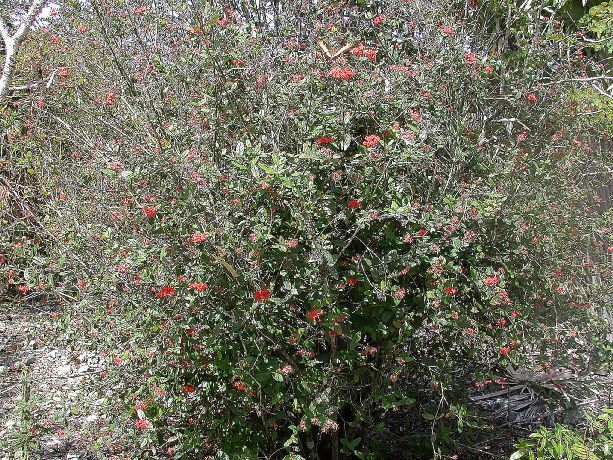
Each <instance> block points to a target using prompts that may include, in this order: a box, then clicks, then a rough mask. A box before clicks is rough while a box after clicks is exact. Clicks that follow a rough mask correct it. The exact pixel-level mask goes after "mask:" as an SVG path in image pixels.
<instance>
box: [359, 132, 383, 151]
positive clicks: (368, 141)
mask: <svg viewBox="0 0 613 460" xmlns="http://www.w3.org/2000/svg"><path fill="white" fill-rule="evenodd" d="M380 140H381V138H380V137H379V136H377V135H376V134H371V135H370V136H366V137H365V138H364V140H363V141H362V145H363V146H364V147H366V148H372V147H375V146H376V145H377V144H378V143H379V141H380Z"/></svg>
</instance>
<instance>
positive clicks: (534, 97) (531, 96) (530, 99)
mask: <svg viewBox="0 0 613 460" xmlns="http://www.w3.org/2000/svg"><path fill="white" fill-rule="evenodd" d="M526 99H527V100H528V102H536V101H537V99H536V96H535V95H534V94H532V93H530V94H528V95H527V96H526Z"/></svg>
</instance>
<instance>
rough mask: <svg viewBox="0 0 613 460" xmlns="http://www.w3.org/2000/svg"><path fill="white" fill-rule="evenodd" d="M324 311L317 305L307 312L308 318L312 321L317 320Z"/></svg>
mask: <svg viewBox="0 0 613 460" xmlns="http://www.w3.org/2000/svg"><path fill="white" fill-rule="evenodd" d="M322 313H323V312H322V311H321V310H320V309H319V308H317V307H315V308H313V309H312V310H309V311H308V312H307V318H308V319H310V320H311V321H317V320H318V319H319V316H320V315H321V314H322Z"/></svg>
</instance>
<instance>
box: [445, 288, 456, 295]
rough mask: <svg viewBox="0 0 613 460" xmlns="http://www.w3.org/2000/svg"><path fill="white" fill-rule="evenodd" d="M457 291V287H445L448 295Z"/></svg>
mask: <svg viewBox="0 0 613 460" xmlns="http://www.w3.org/2000/svg"><path fill="white" fill-rule="evenodd" d="M457 293H458V290H457V289H456V288H452V287H446V288H445V294H447V295H455V294H457Z"/></svg>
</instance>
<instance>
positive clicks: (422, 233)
mask: <svg viewBox="0 0 613 460" xmlns="http://www.w3.org/2000/svg"><path fill="white" fill-rule="evenodd" d="M426 233H428V230H426V229H425V228H422V229H421V230H420V231H418V232H417V236H424V235H425V234H426Z"/></svg>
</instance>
